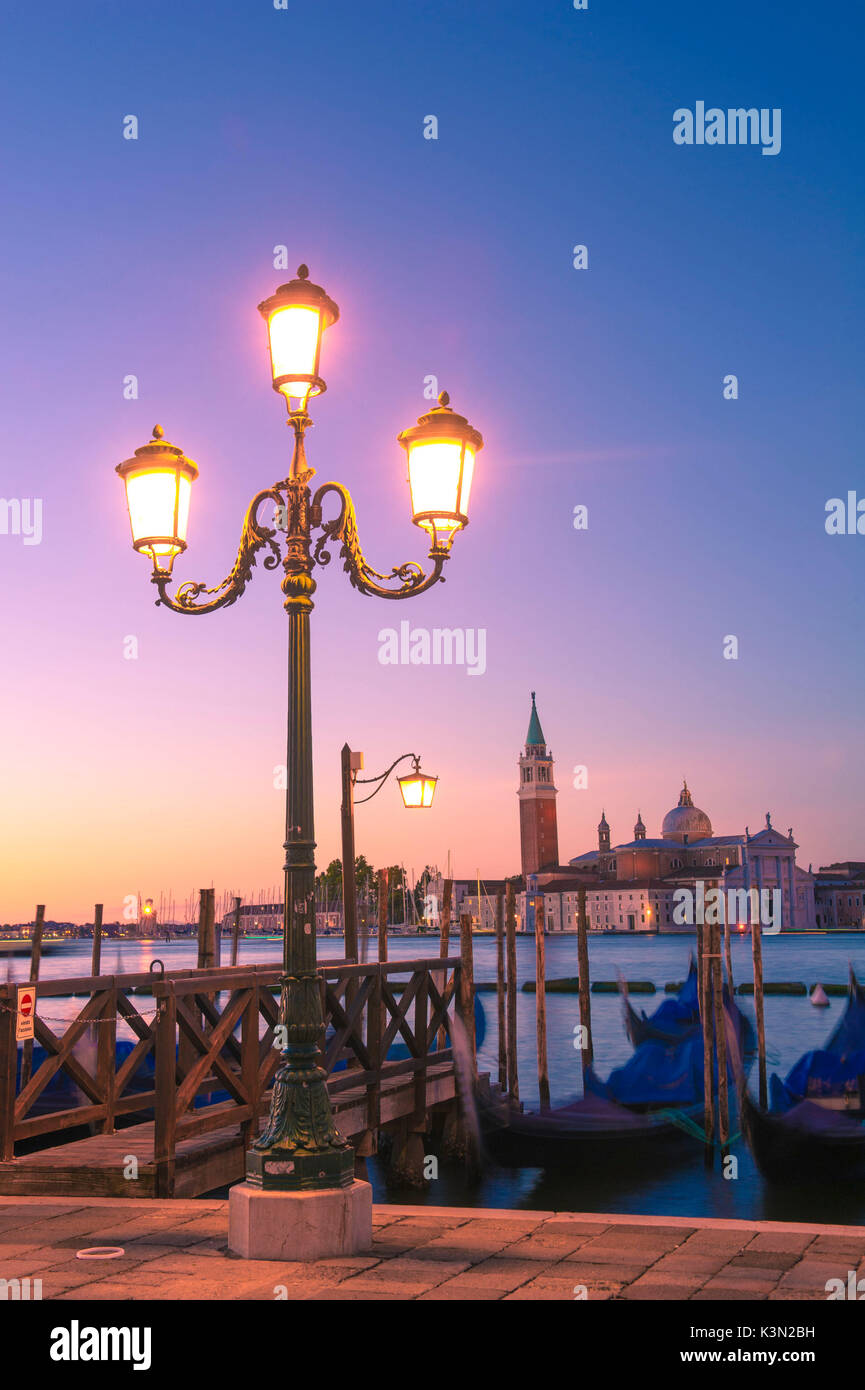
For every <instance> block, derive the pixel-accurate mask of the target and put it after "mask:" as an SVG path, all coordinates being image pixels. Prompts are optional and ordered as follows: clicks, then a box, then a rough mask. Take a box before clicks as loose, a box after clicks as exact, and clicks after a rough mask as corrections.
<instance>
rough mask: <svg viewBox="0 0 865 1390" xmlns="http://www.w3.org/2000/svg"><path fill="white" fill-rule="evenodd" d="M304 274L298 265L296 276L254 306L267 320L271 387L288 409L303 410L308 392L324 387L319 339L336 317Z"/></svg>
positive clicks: (315, 393)
mask: <svg viewBox="0 0 865 1390" xmlns="http://www.w3.org/2000/svg"><path fill="white" fill-rule="evenodd" d="M308 277H309V270H308V269H307V267H306V266H305V265H301V266H298V269H297V279H296V280H289V282H288V284H286V285H280V287H279V289H278V290H277V291H276V293H275V294H272V295H271V297H270V299H265V300H263V301H262V303H261V304H259V306H258V309H259V313H260V314H261V315H262V316H263V317H264V319H265V320H266V322H267V333H268V339H269V342H270V366H271V371H272V373H273V389H274V391H280V392H281V393H282V394H283V395H284V396H285V398H286V401H287V403H288V408H289V410H290V411H294V410H305V409H306V405H307V401H308V400H309V398H310V396H318V395H320V394H321V392H322V391H326V390H327V387H326V385H325V383H324V381H323V380H322V378H321V377H320V376H319V374H318V366H319V357H320V355H321V339H322V335H323V333H324V330H325V329H326V328H329V327H330V325H331V324H332V323H336V321H337V319H338V318H339V309H338V308H337V307H336V305H335V304H334V302H333V300H332V299H330V298H329V297H328V296H327V295H326V294H325V292H324V290H323V289H322V288H321V286H320V285H312V284H310V281H309V278H308Z"/></svg>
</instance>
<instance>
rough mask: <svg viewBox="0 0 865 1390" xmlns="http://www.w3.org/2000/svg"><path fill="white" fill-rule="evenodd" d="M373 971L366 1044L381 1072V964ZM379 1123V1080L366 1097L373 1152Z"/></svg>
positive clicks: (382, 1058) (371, 1062)
mask: <svg viewBox="0 0 865 1390" xmlns="http://www.w3.org/2000/svg"><path fill="white" fill-rule="evenodd" d="M371 969H373V970H374V971H375V983H374V985H373V990H372V994H371V995H370V999H369V1003H368V1005H367V1010H366V1046H367V1051H368V1052H369V1060H370V1064H371V1066H372V1069H373V1071H376V1072H378V1073H379V1074H380V1073H381V1069H382V1067H383V1066H384V1057H383V1055H382V1050H381V1040H382V1037H383V1036H384V1031H385V1019H384V994H383V992H382V966H381V965H380V964H379V965H376V966H373V967H371ZM380 1124H381V1081H380V1080H377V1081H374V1082H373V1083H372V1085H371V1086H370V1088H369V1090H368V1091H367V1097H366V1128H367V1133H368V1134H369V1136H370V1152H371V1153H375V1151H376V1148H377V1144H378V1139H377V1136H378V1130H379V1126H380Z"/></svg>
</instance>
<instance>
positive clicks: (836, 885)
mask: <svg viewBox="0 0 865 1390" xmlns="http://www.w3.org/2000/svg"><path fill="white" fill-rule="evenodd" d="M814 896H815V898H816V917H817V926H818V927H827V928H835V929H836V930H843V929H844V928H845V927H846V928H847V929H848V930H850V931H863V930H865V863H863V862H862V861H861V860H847V861H846V863H842V864H830V865H829V866H828V867H827V868H825V869H818V870H817V873H816V875H815V888H814Z"/></svg>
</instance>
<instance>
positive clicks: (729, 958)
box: [724, 909, 735, 1002]
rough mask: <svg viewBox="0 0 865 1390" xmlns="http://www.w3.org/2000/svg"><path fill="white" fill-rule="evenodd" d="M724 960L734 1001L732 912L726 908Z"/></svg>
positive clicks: (731, 996)
mask: <svg viewBox="0 0 865 1390" xmlns="http://www.w3.org/2000/svg"><path fill="white" fill-rule="evenodd" d="M724 961H725V964H726V966H727V987H728V989H729V991H730V1001H731V1002H732V999H733V993H734V991H735V985H734V984H733V954H732V951H731V950H730V914H729V913H728V912H727V911H726V909H725V911H724Z"/></svg>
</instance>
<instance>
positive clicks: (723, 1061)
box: [709, 922, 730, 1159]
mask: <svg viewBox="0 0 865 1390" xmlns="http://www.w3.org/2000/svg"><path fill="white" fill-rule="evenodd" d="M709 940H710V942H711V951H712V996H713V999H714V1004H715V1008H714V1018H715V1055H716V1058H717V1062H718V1143H719V1144H720V1146H721V1157H722V1159H723V1157H724V1154H725V1153H726V1151H727V1145H728V1143H729V1140H730V1101H729V1095H728V1087H727V1034H726V1031H725V1029H724V997H723V977H722V972H721V925H720V923H719V922H715V923H714V924H713V925H712V926H711V927H710V928H709ZM713 1072H714V1068H713Z"/></svg>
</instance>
